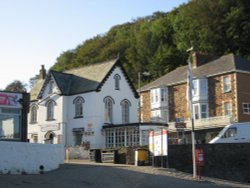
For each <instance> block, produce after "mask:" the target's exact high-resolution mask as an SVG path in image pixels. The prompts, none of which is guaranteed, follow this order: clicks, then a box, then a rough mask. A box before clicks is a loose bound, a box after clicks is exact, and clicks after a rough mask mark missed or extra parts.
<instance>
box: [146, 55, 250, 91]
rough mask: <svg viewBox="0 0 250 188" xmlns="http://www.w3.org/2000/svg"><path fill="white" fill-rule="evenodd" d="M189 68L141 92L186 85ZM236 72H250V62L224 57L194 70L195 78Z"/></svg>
mask: <svg viewBox="0 0 250 188" xmlns="http://www.w3.org/2000/svg"><path fill="white" fill-rule="evenodd" d="M187 68H188V66H187V65H186V66H182V67H178V68H177V69H175V70H173V71H171V72H169V73H167V74H165V75H164V76H162V77H160V78H158V79H156V80H155V81H153V82H151V83H149V84H147V85H145V86H143V87H142V88H141V91H147V90H150V89H152V88H156V87H160V86H169V85H175V84H179V83H185V82H186V81H187ZM235 71H247V72H250V61H248V60H246V59H244V58H241V57H239V56H235V55H234V54H228V55H224V56H221V57H220V58H218V59H215V60H213V61H210V62H207V63H205V64H204V65H200V66H198V67H196V68H194V69H193V77H194V78H202V77H210V76H214V75H220V74H223V73H229V72H235Z"/></svg>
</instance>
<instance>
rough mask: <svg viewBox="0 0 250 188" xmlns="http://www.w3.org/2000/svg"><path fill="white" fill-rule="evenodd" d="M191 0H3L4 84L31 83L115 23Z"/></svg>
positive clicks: (0, 46)
mask: <svg viewBox="0 0 250 188" xmlns="http://www.w3.org/2000/svg"><path fill="white" fill-rule="evenodd" d="M187 1H188V0H168V1H166V0H0V24H1V25H0V65H1V67H0V89H4V88H5V87H6V86H7V85H8V84H10V83H11V82H13V81H14V80H20V81H22V82H23V83H26V84H28V83H29V79H30V78H31V77H33V76H35V75H36V74H38V72H39V70H40V67H41V65H45V68H46V69H47V70H48V69H49V68H50V67H51V66H52V65H53V64H54V63H55V61H56V58H57V57H58V56H59V55H60V54H61V53H62V52H63V51H67V50H69V49H74V48H75V47H76V46H77V45H79V44H81V43H82V42H84V41H85V40H86V39H90V38H92V37H94V36H96V35H98V34H104V33H106V32H107V31H108V30H109V29H110V28H111V27H112V26H115V25H118V24H123V23H126V22H130V21H132V20H133V19H136V18H138V17H144V16H149V15H152V14H153V13H154V12H157V11H162V12H169V11H171V10H172V9H173V8H174V7H178V6H179V5H180V4H182V3H186V2H187Z"/></svg>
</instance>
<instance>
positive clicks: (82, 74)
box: [28, 58, 150, 149]
mask: <svg viewBox="0 0 250 188" xmlns="http://www.w3.org/2000/svg"><path fill="white" fill-rule="evenodd" d="M45 73H46V71H45V69H44V67H42V69H41V71H40V75H41V76H40V79H39V80H38V81H37V83H36V84H35V86H34V87H33V89H32V90H31V105H30V113H29V119H28V121H29V124H28V138H29V140H30V142H37V143H55V144H57V143H62V144H63V145H65V146H78V145H85V146H86V147H90V149H99V148H113V147H118V146H135V145H139V144H140V143H141V142H142V140H143V139H142V134H141V133H142V132H144V130H145V129H149V128H150V126H149V124H144V125H143V124H138V115H137V110H138V93H137V92H136V90H135V88H134V86H133V84H132V83H131V81H130V80H129V77H128V76H127V74H126V72H125V70H124V68H123V66H122V64H121V62H120V60H119V58H117V59H114V60H111V61H106V62H101V63H95V64H91V65H87V66H83V67H80V68H75V69H71V70H67V71H65V72H57V71H52V70H51V71H49V73H48V74H47V75H45Z"/></svg>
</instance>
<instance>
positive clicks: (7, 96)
mask: <svg viewBox="0 0 250 188" xmlns="http://www.w3.org/2000/svg"><path fill="white" fill-rule="evenodd" d="M21 99H22V94H20V93H10V92H0V107H11V108H22V106H21V104H20V102H19V101H20V100H21Z"/></svg>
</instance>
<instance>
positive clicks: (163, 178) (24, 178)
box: [0, 163, 238, 188]
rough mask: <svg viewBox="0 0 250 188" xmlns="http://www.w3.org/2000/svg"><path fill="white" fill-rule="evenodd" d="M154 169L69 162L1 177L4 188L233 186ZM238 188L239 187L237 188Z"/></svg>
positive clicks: (201, 187)
mask: <svg viewBox="0 0 250 188" xmlns="http://www.w3.org/2000/svg"><path fill="white" fill-rule="evenodd" d="M157 172H158V173H156V171H155V170H154V169H153V168H152V167H134V166H128V165H113V164H112V165H111V164H96V163H78V164H76V163H74V164H73V163H68V164H63V165H62V166H61V167H60V168H59V169H58V170H55V171H52V172H48V173H45V174H39V175H0V187H4V188H16V187H22V188H71V187H72V188H84V187H87V188H88V187H90V188H97V187H101V188H106V187H107V188H112V187H114V188H127V187H129V188H151V187H153V188H161V187H164V188H165V187H167V188H178V187H181V188H185V187H192V188H219V187H232V186H228V185H222V184H217V183H214V182H210V181H204V180H203V181H194V180H192V179H190V178H180V177H175V175H173V174H172V175H168V174H169V172H166V171H159V170H158V171H157ZM237 187H238V186H237Z"/></svg>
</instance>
